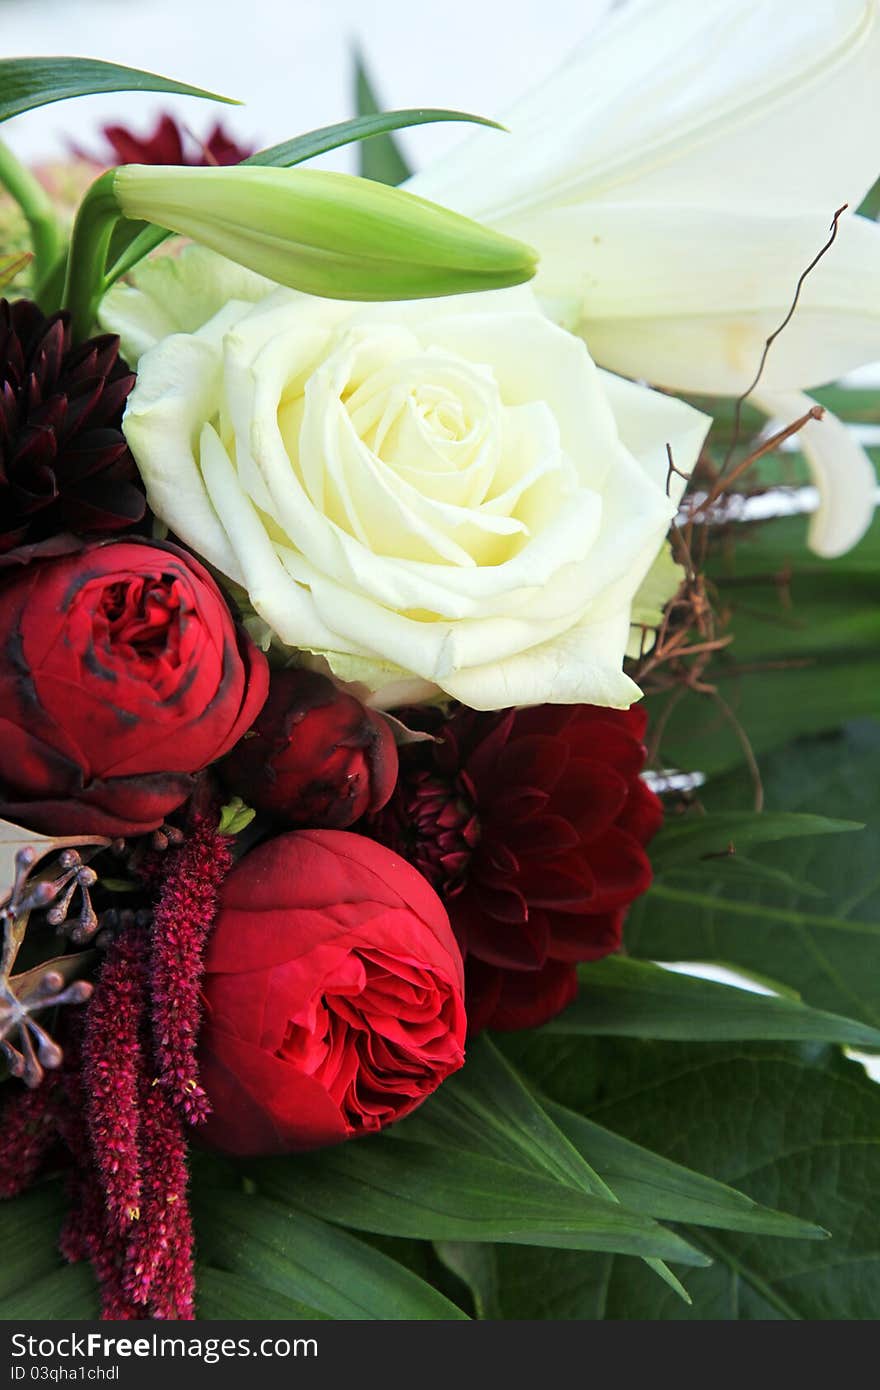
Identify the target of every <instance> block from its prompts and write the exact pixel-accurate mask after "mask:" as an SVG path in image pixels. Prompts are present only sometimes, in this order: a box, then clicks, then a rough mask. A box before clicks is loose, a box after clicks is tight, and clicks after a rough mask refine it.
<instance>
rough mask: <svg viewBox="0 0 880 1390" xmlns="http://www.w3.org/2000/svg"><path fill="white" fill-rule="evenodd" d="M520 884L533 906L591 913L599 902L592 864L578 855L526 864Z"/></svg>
mask: <svg viewBox="0 0 880 1390" xmlns="http://www.w3.org/2000/svg"><path fill="white" fill-rule="evenodd" d="M517 884H518V886H519V888H520V890H521V892H522V893H523V894H524V895H525V897H526V899H527V901H528V904H529V908H530V909H531V908H533V907H544V908H547V909H548V910H550V911H552V912H590V911H592V909H593V905H594V903H595V901H596V891H597V887H596V883H595V881H594V877H593V874H592V872H591V869H590V865H589V864H588V863H587V862H586V860H585V859H584V858H583V857H582V856H581V855H578V854H568V855H566V856H565V858H564V859H558V860H555V861H549V860H544V861H543V862H541V863H535V862H533V861H529V862H528V863H524V864H523V865H522V866H521V869H520V874H519V878H518V879H517Z"/></svg>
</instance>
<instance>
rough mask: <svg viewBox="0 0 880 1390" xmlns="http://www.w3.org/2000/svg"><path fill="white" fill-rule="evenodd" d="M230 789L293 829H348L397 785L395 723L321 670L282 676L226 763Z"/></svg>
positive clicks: (272, 682) (277, 676) (274, 680)
mask: <svg viewBox="0 0 880 1390" xmlns="http://www.w3.org/2000/svg"><path fill="white" fill-rule="evenodd" d="M222 772H223V775H224V778H225V779H226V781H227V783H228V784H229V786H230V787H231V788H232V789H233V790H234V791H236V792H238V793H239V795H240V796H243V797H244V799H245V801H247V802H249V803H250V805H251V806H256V807H257V808H258V810H261V811H271V812H272V813H273V814H274V815H276V816H278V817H279V819H280V820H283V821H285V822H286V823H287V824H288V825H291V826H297V825H303V826H310V827H313V828H314V827H317V826H328V827H330V828H332V829H334V830H344V829H345V828H346V827H347V826H349V825H352V824H353V823H354V822H355V821H356V820H359V819H360V817H361V816H363V815H366V814H367V812H368V811H378V810H379V809H380V808H381V807H382V806H384V805H385V802H386V801H387V800H388V798H389V796H390V795H391V793H392V791H393V790H394V784H395V782H396V781H397V747H396V745H395V742H394V735H393V734H392V732H391V726H390V725H389V723H388V721H387V719H383V717H382V715H381V714H377V713H376V711H375V710H371V709H367V708H366V707H365V706H364V705H362V704H361V702H360V700H358V699H356V698H355V697H354V696H353V695H350V694H349V693H348V692H347V691H345V690H340V689H338V688H337V686H335V685H334V684H333V682H332V681H331V680H329V679H328V677H327V676H322V675H319V674H318V673H317V672H316V671H306V670H295V671H278V672H275V673H274V674H273V675H272V677H271V679H270V682H269V698H268V699H267V701H266V703H265V705H264V706H263V708H262V710H261V711H260V715H259V717H258V719H257V722H256V723H255V724H254V727H253V729H252V730H251V731H250V733H248V734H247V736H246V737H245V738H244V739H242V741H241V743H239V744H238V745H237V747H235V748H234V749H233V751H232V752H231V753H230V755H229V757H228V758H227V759H226V760H225V762H224V764H223V768H222Z"/></svg>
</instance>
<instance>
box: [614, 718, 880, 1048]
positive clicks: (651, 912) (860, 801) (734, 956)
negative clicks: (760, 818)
mask: <svg viewBox="0 0 880 1390" xmlns="http://www.w3.org/2000/svg"><path fill="white" fill-rule="evenodd" d="M764 784H765V793H766V797H767V804H768V807H769V808H770V810H771V811H772V810H773V809H775V808H777V807H786V808H790V809H792V810H797V809H800V808H804V809H806V808H808V807H809V808H821V809H822V811H823V812H825V813H826V814H828V815H830V816H833V815H835V813H837V814H840V815H847V816H852V817H854V818H858V819H860V820H863V821H864V822H865V823H866V829H865V830H863V831H861V832H860V833H859V834H858V835H844V836H841V837H837V836H835V837H834V838H829V837H825V836H822V837H820V838H817V839H800V840H790V841H788V842H787V843H785V844H778V845H773V846H767V847H764V848H762V847H755V848H754V849H753V850H752V854H753V856H754V858H755V860H756V861H761V862H769V863H771V864H772V865H773V866H774V867H777V868H780V869H783V870H784V871H785V872H786V873H788V874H789V875H790V877H791V878H792V879H793V880H794V882H795V884H797V882H798V881H799V880H801V879H803V880H805V881H807V882H809V883H811V884H814V885H816V887H818V888H819V889H821V890H822V891H823V892H824V894H825V898H824V899H823V901H822V902H821V903H820V904H818V906H817V903H816V901H815V899H814V898H812V897H803V896H802V895H801V894H800V893H799V892H798V890H797V888H796V887H794V888H791V889H788V890H785V891H783V890H781V889H780V888H779V887H778V886H777V885H773V887H772V888H768V886H767V885H765V884H761V883H757V882H756V883H739V884H736V885H732V884H731V882H730V881H729V880H728V879H726V878H722V877H721V876H717V877H716V876H714V875H713V873H712V866H711V861H709V862H707V863H706V864H705V866H704V867H705V870H706V872H705V877H704V879H703V881H702V882H701V883H697V882H695V881H694V880H693V878H689V879H687V880H686V881H682V880H679V879H678V878H676V876H675V875H674V874H670V875H669V876H667V877H665V878H663V879H661V880H660V881H658V882H657V883H655V885H654V886H653V887H652V888H651V890H650V892H649V893H648V894H647V895H646V896H645V897H644V898H642V899H640V900H639V901H638V902H636V903H634V904H633V908H632V910H631V912H630V914H629V917H628V919H627V923H626V928H625V933H624V934H625V940H626V944H627V948H628V950H629V951H630V953H631V954H633V955H637V956H641V957H645V958H648V959H651V960H671V961H672V960H715V961H721V962H724V963H728V964H730V965H733V966H734V967H736V966H742V967H743V968H744V969H745V970H747V971H754V972H756V973H758V974H760V975H764V976H767V977H769V978H770V979H776V980H780V981H782V982H783V983H784V984H786V985H788V986H790V987H792V988H794V989H796V990H797V992H798V993H799V994H800V995H801V997H802V998H803V1000H804V1001H805V1003H807V1004H809V1005H810V1006H811V1007H812V1008H815V1009H827V1010H829V1011H830V1012H833V1013H835V1014H843V1015H845V1016H846V1017H849V1018H854V1019H859V1020H862V1021H864V1022H865V1023H868V1024H871V1025H873V1026H874V1027H880V881H878V878H877V864H878V862H880V724H873V723H863V724H858V725H852V726H850V727H849V728H848V729H846V730H845V731H842V732H841V733H839V734H836V735H834V736H831V737H828V738H824V739H814V740H810V741H804V742H799V743H795V744H792V745H790V746H789V747H786V748H782V749H780V750H778V752H776V753H774V754H773V755H771V756H768V757H767V758H766V759H765V760H764ZM748 785H749V784H748V777H747V775H746V774H745V773H744V772H738V773H735V774H730V775H729V776H727V777H725V778H722V779H719V780H718V781H715V782H713V783H711V784H710V786H709V787H708V788H706V789H705V793H704V799H705V801H706V803H707V805H708V807H709V813H710V818H711V816H712V814H713V813H714V812H716V811H717V812H719V813H723V812H724V811H726V810H727V809H728V808H729V807H731V806H737V805H742V802H743V800H744V798H745V797H746V796H747V795H748Z"/></svg>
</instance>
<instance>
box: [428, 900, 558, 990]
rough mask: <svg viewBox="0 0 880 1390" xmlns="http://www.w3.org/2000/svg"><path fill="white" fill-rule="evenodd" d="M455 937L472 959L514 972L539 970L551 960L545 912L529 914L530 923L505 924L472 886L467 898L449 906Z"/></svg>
mask: <svg viewBox="0 0 880 1390" xmlns="http://www.w3.org/2000/svg"><path fill="white" fill-rule="evenodd" d="M447 906H448V908H449V917H450V921H451V922H452V926H453V928H454V930H455V934H456V936H457V937H458V939H459V941H460V942H461V944H462V946H463V948H464V949H465V950H466V952H467V954H468V956H471V955H474V956H479V958H480V959H481V960H485V961H488V962H489V963H490V964H492V965H502V966H505V967H506V968H508V969H510V970H527V971H530V970H535V969H537V967H538V966H539V965H542V964H543V962H544V961H545V960H546V959H547V946H548V942H549V939H550V924H549V920H548V917H547V914H546V913H545V912H541V911H540V910H535V911H534V912H531V913H529V917H528V920H527V921H524V922H505V921H502V920H500V919H499V918H497V917H492V916H490V914H489V911H488V910H487V907H486V902H485V898H484V894H483V890H482V888H477V887H474V886H473V885H471V886H470V887H469V889H468V892H467V894H466V895H463V898H454V899H453V900H452V901H451V902H450V903H449V904H447Z"/></svg>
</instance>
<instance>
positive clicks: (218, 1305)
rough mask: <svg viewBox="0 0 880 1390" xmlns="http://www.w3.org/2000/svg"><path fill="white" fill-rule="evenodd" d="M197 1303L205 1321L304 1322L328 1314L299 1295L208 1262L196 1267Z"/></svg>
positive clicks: (323, 1317)
mask: <svg viewBox="0 0 880 1390" xmlns="http://www.w3.org/2000/svg"><path fill="white" fill-rule="evenodd" d="M196 1303H197V1308H198V1315H199V1318H201V1319H202V1321H207V1320H217V1321H223V1320H225V1319H227V1318H230V1319H235V1320H236V1321H237V1320H239V1319H242V1320H247V1319H256V1320H257V1321H267V1322H288V1321H290V1320H292V1319H295V1320H296V1321H298V1322H301V1321H303V1320H305V1321H310V1320H314V1319H325V1318H327V1316H328V1315H327V1313H319V1312H318V1310H317V1308H310V1307H309V1305H308V1304H307V1303H302V1302H301V1301H300V1300H299V1299H296V1298H288V1297H286V1296H285V1295H284V1294H280V1293H276V1292H275V1291H274V1290H273V1289H268V1288H266V1286H265V1284H257V1283H254V1282H253V1281H252V1280H250V1279H246V1278H245V1277H244V1275H242V1274H230V1273H229V1272H228V1271H227V1270H223V1269H215V1268H214V1267H213V1266H212V1265H206V1264H200V1265H198V1266H197V1268H196Z"/></svg>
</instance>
